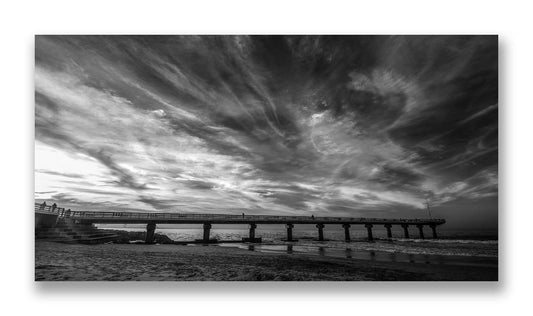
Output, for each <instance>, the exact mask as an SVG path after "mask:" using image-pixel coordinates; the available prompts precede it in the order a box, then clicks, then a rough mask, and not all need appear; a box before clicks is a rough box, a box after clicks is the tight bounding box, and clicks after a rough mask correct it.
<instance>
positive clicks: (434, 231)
mask: <svg viewBox="0 0 533 316" xmlns="http://www.w3.org/2000/svg"><path fill="white" fill-rule="evenodd" d="M429 227H431V232H432V233H433V239H437V238H438V237H437V225H435V224H431V225H429Z"/></svg>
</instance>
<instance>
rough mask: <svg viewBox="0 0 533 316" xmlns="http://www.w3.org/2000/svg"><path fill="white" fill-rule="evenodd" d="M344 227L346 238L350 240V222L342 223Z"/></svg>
mask: <svg viewBox="0 0 533 316" xmlns="http://www.w3.org/2000/svg"><path fill="white" fill-rule="evenodd" d="M342 228H344V240H346V241H350V224H342Z"/></svg>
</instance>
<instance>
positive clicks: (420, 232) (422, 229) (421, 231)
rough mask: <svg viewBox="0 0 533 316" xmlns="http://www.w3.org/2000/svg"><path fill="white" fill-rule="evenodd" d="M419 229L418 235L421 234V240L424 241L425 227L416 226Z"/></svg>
mask: <svg viewBox="0 0 533 316" xmlns="http://www.w3.org/2000/svg"><path fill="white" fill-rule="evenodd" d="M416 227H417V228H418V233H419V234H420V239H424V225H420V224H418V225H416Z"/></svg>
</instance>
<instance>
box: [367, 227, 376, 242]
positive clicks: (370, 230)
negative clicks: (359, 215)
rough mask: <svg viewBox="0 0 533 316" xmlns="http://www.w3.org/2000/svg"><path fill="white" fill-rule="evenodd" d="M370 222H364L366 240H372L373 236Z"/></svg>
mask: <svg viewBox="0 0 533 316" xmlns="http://www.w3.org/2000/svg"><path fill="white" fill-rule="evenodd" d="M372 226H374V225H372V224H365V227H366V231H367V233H368V241H374V236H372Z"/></svg>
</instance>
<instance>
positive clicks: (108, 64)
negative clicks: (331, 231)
mask: <svg viewBox="0 0 533 316" xmlns="http://www.w3.org/2000/svg"><path fill="white" fill-rule="evenodd" d="M35 199H36V201H38V202H40V201H47V202H49V203H53V202H55V203H57V204H58V205H59V206H64V207H69V208H72V209H73V210H109V211H111V210H121V211H138V210H144V211H158V212H184V213H185V212H187V213H188V212H191V213H228V214H241V213H246V214H249V215H252V214H272V215H308V216H311V215H314V216H352V217H387V218H425V217H429V214H428V211H427V205H428V204H429V208H430V210H431V212H432V214H431V216H433V217H439V218H445V219H447V221H448V223H449V224H450V225H451V227H457V228H472V229H496V228H497V222H498V221H497V219H498V38H497V37H496V36H36V38H35Z"/></svg>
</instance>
